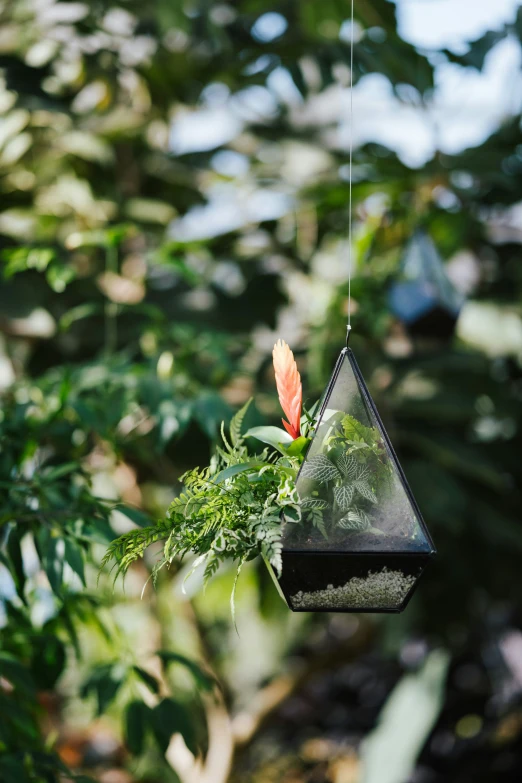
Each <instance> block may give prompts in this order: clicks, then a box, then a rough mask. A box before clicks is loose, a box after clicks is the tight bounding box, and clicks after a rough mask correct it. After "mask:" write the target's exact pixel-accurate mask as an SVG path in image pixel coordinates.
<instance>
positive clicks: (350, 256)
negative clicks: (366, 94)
mask: <svg viewBox="0 0 522 783" xmlns="http://www.w3.org/2000/svg"><path fill="white" fill-rule="evenodd" d="M353 4H354V0H351V13H350V118H349V123H348V127H349V141H348V143H349V148H350V162H349V165H348V323H347V326H346V345H348V340H349V339H350V332H351V329H352V323H351V319H352V312H351V311H352V159H353V39H354V28H353Z"/></svg>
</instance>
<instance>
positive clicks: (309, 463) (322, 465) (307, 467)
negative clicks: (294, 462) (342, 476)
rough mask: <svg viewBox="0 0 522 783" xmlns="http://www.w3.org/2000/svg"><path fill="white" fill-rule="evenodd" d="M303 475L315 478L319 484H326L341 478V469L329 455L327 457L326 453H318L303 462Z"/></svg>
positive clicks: (303, 476)
mask: <svg viewBox="0 0 522 783" xmlns="http://www.w3.org/2000/svg"><path fill="white" fill-rule="evenodd" d="M301 477H302V478H308V479H313V480H314V481H317V482H318V483H319V484H326V483H327V482H328V481H332V479H335V478H339V471H338V470H337V468H336V467H335V465H334V464H333V462H330V460H329V459H328V457H325V456H324V454H317V455H316V456H315V457H310V459H308V460H306V461H305V462H304V463H303V467H302V468H301Z"/></svg>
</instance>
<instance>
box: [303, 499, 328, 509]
mask: <svg viewBox="0 0 522 783" xmlns="http://www.w3.org/2000/svg"><path fill="white" fill-rule="evenodd" d="M301 506H302V508H309V509H311V508H317V509H320V510H321V509H323V508H328V501H327V500H324V499H323V498H310V497H308V498H304V499H303V500H302V501H301Z"/></svg>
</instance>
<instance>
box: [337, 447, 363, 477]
mask: <svg viewBox="0 0 522 783" xmlns="http://www.w3.org/2000/svg"><path fill="white" fill-rule="evenodd" d="M336 464H337V467H338V468H339V470H340V471H341V473H342V474H343V476H344V477H345V478H350V479H353V478H355V476H356V474H357V471H358V468H359V463H358V462H357V460H356V459H354V457H351V456H350V455H349V454H346V453H344V452H343V453H342V454H341V455H340V457H338V459H337V461H336Z"/></svg>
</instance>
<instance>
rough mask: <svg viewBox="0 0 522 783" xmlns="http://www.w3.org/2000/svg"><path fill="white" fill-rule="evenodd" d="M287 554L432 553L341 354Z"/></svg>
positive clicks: (304, 472)
mask: <svg viewBox="0 0 522 783" xmlns="http://www.w3.org/2000/svg"><path fill="white" fill-rule="evenodd" d="M297 490H298V492H299V496H300V499H301V512H302V513H301V519H300V520H299V521H298V522H293V521H291V520H287V521H286V522H285V526H284V531H283V547H284V549H285V550H287V551H316V552H328V551H330V552H382V553H384V552H390V553H395V552H425V553H430V552H431V551H432V550H433V545H432V543H431V541H430V539H429V535H428V534H427V532H426V529H425V526H424V523H423V522H422V518H421V516H420V512H419V510H418V508H417V506H416V504H415V501H414V499H413V497H412V495H411V492H410V491H409V489H408V487H407V485H406V481H405V479H404V477H403V475H402V471H401V469H400V466H399V463H398V462H397V459H396V457H395V455H394V453H393V449H392V447H391V443H390V441H389V439H388V436H387V435H386V433H385V431H384V428H383V427H382V424H381V422H380V420H379V418H378V414H377V413H376V411H375V407H374V405H373V402H372V400H371V397H370V395H369V393H368V390H367V388H366V386H365V384H364V381H363V379H362V376H361V374H360V371H359V369H358V367H357V364H356V362H355V359H354V357H353V354H352V352H351V351H350V350H345V351H343V353H342V354H341V357H340V359H339V361H338V363H337V366H336V368H335V370H334V374H333V376H332V380H331V381H330V384H329V387H328V389H327V392H326V396H325V399H324V401H323V405H322V409H321V413H320V418H319V422H318V426H317V428H316V434H315V436H314V439H313V441H312V443H311V445H310V448H309V450H308V453H307V455H306V459H305V461H304V463H303V465H302V467H301V471H300V473H299V476H298V478H297Z"/></svg>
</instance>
